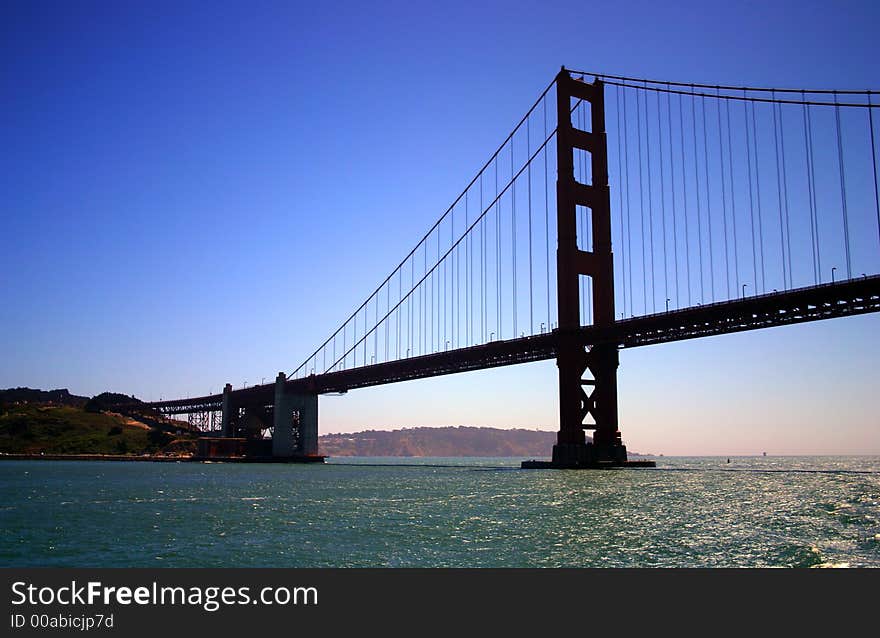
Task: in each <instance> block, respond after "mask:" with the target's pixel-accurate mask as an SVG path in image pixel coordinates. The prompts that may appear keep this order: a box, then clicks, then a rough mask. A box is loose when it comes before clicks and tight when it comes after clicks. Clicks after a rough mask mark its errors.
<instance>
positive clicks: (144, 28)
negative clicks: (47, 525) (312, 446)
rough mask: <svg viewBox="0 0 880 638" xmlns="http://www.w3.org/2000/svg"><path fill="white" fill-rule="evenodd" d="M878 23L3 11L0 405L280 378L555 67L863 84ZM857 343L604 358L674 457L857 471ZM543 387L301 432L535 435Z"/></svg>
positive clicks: (362, 10) (423, 224)
mask: <svg viewBox="0 0 880 638" xmlns="http://www.w3.org/2000/svg"><path fill="white" fill-rule="evenodd" d="M877 24H880V6H878V5H877V3H875V2H839V3H827V2H812V1H804V2H735V3H721V2H717V3H713V2H699V3H697V2H683V3H676V4H675V5H674V6H670V5H669V4H668V3H656V2H623V1H618V2H556V3H554V2H542V3H525V2H503V3H502V2H487V3H472V2H471V3H458V2H445V3H442V4H440V3H420V2H377V3H355V2H352V3H308V4H306V3H302V4H299V3H281V2H276V3H272V2H247V3H245V2H223V1H218V2H212V3H208V2H155V3H119V2H77V3H64V2H17V1H16V2H5V3H3V5H2V7H0V34H2V35H0V55H2V62H0V90H2V98H3V99H2V106H0V109H2V117H0V148H2V152H0V173H2V176H3V177H2V179H0V196H2V200H0V202H2V203H0V220H2V221H0V268H2V288H0V292H2V299H3V302H2V306H0V351H2V353H3V356H2V358H0V387H15V386H29V387H38V388H44V389H49V388H59V387H63V388H69V389H70V390H71V391H72V392H74V393H77V394H84V395H93V394H97V393H99V392H102V391H105V390H113V391H119V392H124V393H126V394H135V395H137V396H138V397H141V398H144V399H147V400H155V399H159V398H160V397H164V398H171V397H178V396H188V395H200V394H206V393H209V392H218V391H220V389H221V388H222V386H223V384H224V383H226V382H231V383H232V384H233V385H234V386H236V387H239V386H241V385H242V384H243V383H245V382H247V383H248V384H249V385H250V384H254V383H259V382H261V380H263V379H265V380H269V379H271V378H273V377H274V375H275V374H276V373H277V372H278V371H279V370H285V371H287V370H290V369H292V368H293V367H295V366H296V365H297V364H299V363H300V362H301V361H302V360H303V359H304V358H305V357H306V356H308V354H310V353H311V352H312V350H313V349H314V347H315V346H316V345H317V344H319V343H321V342H322V341H323V340H324V339H325V338H326V337H327V335H328V333H329V331H330V330H332V329H333V328H335V327H336V326H337V325H338V324H339V323H340V321H341V320H342V319H344V318H345V317H347V316H348V314H349V313H350V312H351V311H352V309H353V308H354V307H356V306H357V304H359V303H360V302H361V301H362V300H363V298H364V297H365V295H366V294H368V292H369V291H371V290H372V289H373V287H374V286H375V285H376V283H378V282H379V281H381V280H382V279H383V278H384V277H385V276H386V275H387V274H388V272H389V271H390V270H391V269H392V268H393V267H394V266H395V265H396V264H397V263H398V262H399V260H400V258H401V257H402V256H404V255H405V254H406V253H407V252H408V251H409V249H410V248H411V247H412V245H413V244H414V243H415V241H416V240H417V239H418V238H420V237H421V236H422V234H423V233H424V232H425V230H427V228H428V227H430V225H431V224H432V223H433V222H434V221H435V220H436V219H437V218H438V217H439V216H440V214H442V212H443V211H445V210H446V207H447V206H448V205H449V203H450V202H451V201H452V199H453V198H454V197H455V196H456V195H457V194H458V193H459V192H460V191H461V188H462V187H463V186H464V184H465V183H466V182H467V181H468V180H469V179H470V178H471V177H472V176H473V174H474V172H475V171H476V170H477V169H478V168H479V167H480V166H481V165H482V163H483V161H485V159H486V158H487V157H488V155H489V154H490V153H491V152H492V151H494V150H495V148H496V147H497V146H498V144H499V142H500V141H501V140H503V139H504V137H505V136H506V135H507V133H509V132H510V129H511V128H512V126H513V125H514V124H515V123H516V122H517V121H518V120H519V118H520V117H521V116H522V114H523V112H524V111H525V109H526V108H528V106H529V105H530V104H531V103H532V102H533V101H534V99H535V98H536V97H537V95H538V94H539V93H540V91H541V90H543V88H544V87H545V86H546V85H547V84H548V82H549V81H550V80H551V79H552V77H553V75H554V74H555V73H556V72H557V71H558V69H559V67H560V65H563V64H564V65H566V66H568V67H570V68H588V69H593V70H599V71H602V72H606V73H611V74H621V75H631V76H636V77H648V78H660V79H669V80H674V81H693V82H708V83H722V84H733V85H741V84H748V85H753V86H792V87H800V86H805V87H813V88H880V77H878V71H877V70H878V68H880V66H878V61H880V56H878V47H877V42H876V26H877ZM878 330H880V317H877V316H874V315H869V316H862V317H855V318H847V319H835V320H830V321H823V322H816V323H812V324H805V325H799V326H791V327H784V328H772V329H768V330H762V331H754V332H748V333H742V334H734V335H726V336H721V337H713V338H707V339H700V340H695V341H686V342H680V343H674V344H665V345H660V346H651V347H646V348H640V349H636V350H625V351H623V352H622V353H621V367H620V377H619V379H620V380H619V386H620V388H619V391H620V413H621V429H622V431H623V435H624V440H625V442H626V443H627V444H628V446H629V448H630V449H632V450H637V451H642V452H651V453H657V454H660V453H663V454H667V455H673V454H721V455H736V454H759V453H760V452H762V451H766V452H767V453H768V454H856V453H861V454H880V416H878V411H877V408H876V395H877V389H878V378H880V374H878V363H877V362H878V360H880V341H878V339H877V335H878ZM556 391H557V389H556V368H555V365H554V364H553V362H543V363H535V364H528V365H523V366H515V367H511V368H504V369H498V370H491V371H484V372H477V373H468V374H462V375H453V376H449V377H442V378H437V379H430V380H423V381H414V382H408V383H403V384H397V385H392V386H384V387H381V388H373V389H366V390H358V391H354V392H350V393H349V394H347V395H346V396H342V397H324V398H322V401H321V423H320V427H321V430H322V431H323V432H344V431H355V430H361V429H366V428H382V429H384V428H393V427H403V426H418V425H456V424H462V425H488V426H496V427H529V428H542V429H550V430H555V429H556V427H557V426H556V423H557V411H558V405H557V398H556Z"/></svg>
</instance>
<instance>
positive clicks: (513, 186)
mask: <svg viewBox="0 0 880 638" xmlns="http://www.w3.org/2000/svg"><path fill="white" fill-rule="evenodd" d="M514 175H515V169H514V167H513V140H512V139H511V140H510V181H511V184H510V243H511V254H510V260H511V264H512V270H513V289H512V296H511V305H512V306H513V337H514V338H516V294H517V288H516V179H515V176H514Z"/></svg>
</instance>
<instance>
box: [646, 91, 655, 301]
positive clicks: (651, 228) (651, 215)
mask: <svg viewBox="0 0 880 638" xmlns="http://www.w3.org/2000/svg"><path fill="white" fill-rule="evenodd" d="M647 86H648V85H647V82H646V83H645V87H646V90H645V91H644V93H645V151H646V154H647V160H648V241H649V242H650V243H651V280H650V281H651V312H656V311H657V291H656V289H655V286H654V284H655V279H656V272H655V270H654V205H653V201H652V200H653V197H652V193H651V181H652V180H651V126H650V124H649V120H648V91H647Z"/></svg>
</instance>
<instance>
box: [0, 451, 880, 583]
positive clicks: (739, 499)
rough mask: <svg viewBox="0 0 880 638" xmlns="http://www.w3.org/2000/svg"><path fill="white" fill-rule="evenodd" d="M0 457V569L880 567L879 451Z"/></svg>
mask: <svg viewBox="0 0 880 638" xmlns="http://www.w3.org/2000/svg"><path fill="white" fill-rule="evenodd" d="M656 460H657V465H658V467H657V468H656V469H627V470H605V471H581V472H575V471H554V470H520V469H519V461H520V459H482V458H481V459H400V458H370V459H364V458H361V459H331V460H330V461H329V462H328V463H327V464H326V465H323V466H319V465H275V464H266V465H262V464H223V463H214V464H200V463H115V462H66V461H57V462H52V461H2V462H0V488H2V494H3V500H2V502H0V566H82V567H153V566H167V567H200V566H205V567H209V566H210V567H263V566H278V567H386V566H387V567H588V566H590V567H594V566H595V567H702V566H707V567H722V566H723V567H767V566H779V567H846V566H851V567H880V457H866V456H862V457H757V458H755V457H735V458H733V457H732V458H731V459H730V463H727V459H726V458H717V457H700V458H684V457H682V458H658V459H656Z"/></svg>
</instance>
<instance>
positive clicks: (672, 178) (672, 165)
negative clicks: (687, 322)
mask: <svg viewBox="0 0 880 638" xmlns="http://www.w3.org/2000/svg"><path fill="white" fill-rule="evenodd" d="M666 88H667V89H669V88H670V87H669V85H667V87H666ZM666 124H667V126H668V127H669V190H670V194H671V195H672V255H673V264H674V265H675V268H674V270H673V272H675V306H676V308H680V307H681V296H680V295H679V286H678V280H679V277H678V221H677V220H678V214H677V210H676V205H675V159H674V156H673V153H672V147H673V143H672V94H671V93H667V94H666ZM667 296H669V295H667Z"/></svg>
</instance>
